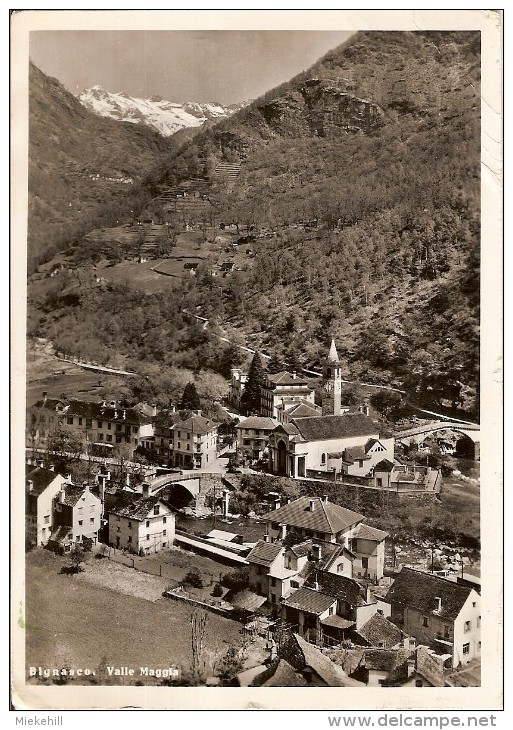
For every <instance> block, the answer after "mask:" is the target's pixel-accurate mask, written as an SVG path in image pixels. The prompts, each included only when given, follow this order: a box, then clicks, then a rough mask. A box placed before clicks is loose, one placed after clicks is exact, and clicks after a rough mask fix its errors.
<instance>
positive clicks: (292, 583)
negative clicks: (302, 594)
mask: <svg viewBox="0 0 513 730" xmlns="http://www.w3.org/2000/svg"><path fill="white" fill-rule="evenodd" d="M290 587H291V588H299V583H298V582H297V580H291V581H290Z"/></svg>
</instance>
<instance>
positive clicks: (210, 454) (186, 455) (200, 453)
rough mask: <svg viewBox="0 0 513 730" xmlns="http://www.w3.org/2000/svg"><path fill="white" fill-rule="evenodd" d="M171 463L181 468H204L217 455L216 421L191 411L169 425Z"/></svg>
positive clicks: (210, 463) (212, 461)
mask: <svg viewBox="0 0 513 730" xmlns="http://www.w3.org/2000/svg"><path fill="white" fill-rule="evenodd" d="M171 433H172V436H173V465H174V466H177V467H181V468H183V469H205V468H208V467H209V466H211V465H212V464H213V463H214V461H215V460H216V457H217V423H214V421H210V420H209V419H208V418H204V417H203V416H202V415H201V414H200V413H193V414H192V415H190V416H189V417H188V418H186V419H184V420H180V421H178V422H177V423H175V424H174V425H173V426H172V427H171Z"/></svg>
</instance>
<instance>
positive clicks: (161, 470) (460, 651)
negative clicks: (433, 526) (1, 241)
mask: <svg viewBox="0 0 513 730" xmlns="http://www.w3.org/2000/svg"><path fill="white" fill-rule="evenodd" d="M342 382H343V381H342V364H341V362H340V360H339V356H338V353H337V347H336V343H335V342H334V341H333V340H332V341H331V345H330V347H329V350H328V351H327V352H326V358H325V362H324V363H323V370H322V379H321V384H322V402H321V403H318V402H316V400H318V398H316V393H315V389H314V388H313V387H312V384H311V381H310V380H309V379H308V378H305V377H303V376H302V375H301V374H300V373H299V372H295V371H292V372H288V371H281V372H277V373H271V372H267V371H265V372H264V376H263V381H262V384H260V385H259V387H258V392H256V393H255V392H251V391H252V390H254V383H253V382H252V372H251V369H250V371H249V372H245V371H244V370H243V369H241V368H233V369H232V373H231V381H230V392H229V396H228V398H227V400H226V405H225V406H223V407H224V408H225V410H226V412H227V413H228V414H229V416H230V418H231V420H230V423H229V426H227V423H226V422H225V423H222V424H220V423H217V422H216V421H215V420H213V419H212V418H210V417H206V416H205V415H203V414H202V411H201V409H200V408H197V403H195V402H194V398H193V397H192V398H191V401H190V403H189V404H185V405H188V406H189V407H188V408H176V407H172V408H169V409H167V410H166V411H158V409H157V408H156V407H155V406H152V405H148V404H146V403H140V404H138V405H136V406H130V407H129V406H127V405H126V404H124V403H122V402H120V401H114V400H112V401H106V400H99V401H83V400H76V399H71V398H69V399H68V398H49V397H48V394H47V393H46V392H44V393H43V396H42V399H40V400H39V401H38V402H37V403H36V404H35V405H34V406H32V407H31V408H30V412H29V427H28V438H27V473H26V485H25V492H26V533H27V536H28V541H27V542H28V544H27V547H28V549H29V553H28V561H29V562H30V561H31V560H34V561H35V562H34V565H32V566H31V567H32V569H34V570H35V571H36V573H37V570H39V571H51V570H54V571H55V567H56V566H57V565H58V566H60V567H61V573H63V574H64V575H66V577H67V579H68V580H69V581H77V582H76V585H77V586H79V585H80V590H83V589H84V587H85V586H86V584H89V583H90V584H91V586H93V585H94V590H99V588H100V587H101V588H102V590H107V589H111V590H113V591H117V592H118V593H121V594H124V595H123V596H122V597H123V599H126V601H127V610H128V601H129V600H131V599H132V598H137V600H140V599H146V600H147V601H151V602H152V603H153V606H152V608H151V610H152V611H157V612H158V611H159V606H166V608H163V609H162V611H163V612H164V613H166V612H167V611H169V608H168V607H169V606H170V605H172V606H174V608H173V611H174V613H175V617H177V616H180V615H182V614H183V625H181V626H178V625H177V627H176V629H177V631H179V632H182V633H187V632H189V631H192V636H193V645H194V636H196V639H197V638H198V636H199V635H201V632H202V631H203V632H207V633H208V632H214V633H215V631H216V629H215V628H214V627H217V632H220V633H222V632H226V635H227V636H233V637H234V638H233V640H232V641H228V640H227V643H228V644H229V648H228V654H229V657H230V661H229V662H228V661H227V660H226V657H225V661H224V664H223V670H222V671H220V670H219V667H218V666H217V669H216V668H215V667H214V666H211V667H207V664H208V662H205V661H203V660H202V661H203V664H202V665H201V667H200V660H199V659H198V651H196V653H194V652H193V662H192V665H193V669H194V672H193V674H194V675H195V676H194V683H196V684H209V685H228V686H337V687H344V686H347V687H353V686H355V687H365V686H414V687H433V686H436V687H444V686H478V685H479V683H480V653H481V638H480V626H481V609H480V580H479V577H478V576H477V575H475V572H476V571H475V570H474V571H472V572H471V571H470V562H471V561H470V560H469V557H468V556H465V555H464V554H463V551H462V550H461V549H460V548H459V547H458V546H457V545H454V544H450V541H449V540H445V541H444V540H443V539H441V540H439V542H438V543H437V544H436V545H434V544H433V543H429V542H426V541H422V540H421V539H419V540H417V548H418V552H419V554H420V555H421V557H420V559H417V560H416V561H415V560H414V559H413V558H412V554H411V552H408V551H406V550H405V548H404V545H401V546H400V545H399V541H398V540H397V536H396V535H395V534H392V533H391V532H389V531H387V530H385V529H381V528H380V524H379V517H378V518H376V517H375V516H373V517H372V518H371V519H367V517H366V514H365V513H366V512H367V511H368V509H367V508H368V507H369V505H372V506H373V507H374V508H375V509H374V512H369V514H370V515H375V514H376V509H377V514H378V515H379V511H380V510H382V512H383V514H385V512H386V513H387V514H388V513H389V512H391V511H392V512H393V510H394V506H397V505H401V504H405V503H409V502H411V503H415V504H417V503H422V504H431V503H439V501H440V500H441V499H442V496H441V495H442V491H443V475H442V471H441V469H440V467H438V466H431V465H430V464H429V458H426V460H425V463H422V464H420V463H414V462H413V463H412V461H411V460H408V458H407V453H406V452H407V449H408V444H414V445H416V453H419V450H420V452H421V453H422V449H427V448H428V447H427V445H426V444H427V443H429V440H430V439H431V440H432V439H437V443H438V446H439V448H440V449H442V450H445V451H448V452H449V453H453V452H456V451H457V449H458V444H460V443H463V444H464V445H465V447H466V448H467V450H468V449H469V448H470V449H471V452H472V456H473V458H474V459H476V460H477V459H478V458H479V427H478V426H477V425H476V424H470V423H468V422H457V421H454V420H449V419H445V420H442V419H440V418H437V419H436V420H433V419H430V420H424V421H422V422H420V421H419V422H417V423H413V424H412V423H409V424H406V425H407V426H409V427H408V428H404V429H402V430H397V431H395V432H393V433H392V432H390V431H387V429H384V428H383V426H382V424H380V423H379V422H378V420H377V419H375V418H374V417H373V414H372V413H371V411H370V410H369V405H368V403H361V404H359V405H357V406H346V405H345V404H344V403H343V402H342V395H341V394H342ZM182 405H183V404H182ZM244 412H246V413H247V414H248V415H247V416H242V415H241V413H244ZM57 426H60V427H62V428H64V429H66V428H68V429H72V430H73V432H74V433H75V434H77V433H78V434H79V435H80V436H81V439H82V443H81V445H80V448H79V449H78V452H77V453H75V454H74V458H75V459H77V460H81V461H82V462H83V464H84V465H85V467H86V469H87V478H85V479H77V478H73V477H72V475H71V473H61V472H62V471H63V470H62V469H61V470H59V468H56V464H58V463H62V459H63V458H64V459H65V457H70V456H71V455H70V454H69V453H66V446H65V445H63V446H62V447H61V453H57V452H56V451H55V446H54V447H53V448H51V445H50V437H49V434H51V433H52V432H53V431H55V428H56V427H57ZM141 454H142V455H144V458H137V457H138V455H139V456H140V455H141ZM410 547H411V546H410ZM34 556H36V557H34ZM56 561H57V562H56ZM130 576H132V578H131V577H130ZM39 579H40V580H43V581H44V580H45V579H44V577H41V574H40V577H39ZM88 582H89V583H88ZM61 585H62V586H63V589H64V587H65V584H61ZM68 585H69V583H68ZM127 585H128V588H127V587H126V586H127ZM125 594H126V595H125ZM128 596H130V597H131V598H130V599H129V598H128ZM180 612H182V614H181V613H180ZM176 620H177V621H178V619H176ZM215 622H218V623H215ZM205 627H208V629H207V628H205ZM234 627H236V628H234ZM133 630H134V631H137V628H136V627H134V628H133ZM241 636H242V640H241V639H240V637H241ZM241 641H242V643H240V642H241ZM199 643H200V644H201V643H202V642H199ZM28 652H29V654H30V650H29V649H28ZM194 657H195V658H194ZM140 661H141V663H142V659H141V660H140ZM108 663H109V664H113V663H114V662H113V660H112V659H109V660H108ZM30 664H36V659H35V657H30ZM176 664H177V665H178V664H180V661H179V660H177V662H176ZM166 671H167V670H166ZM176 675H177V677H176V683H178V684H180V672H179V671H178V670H177V672H176ZM145 676H148V675H145ZM150 676H154V677H155V676H157V677H161V676H164V677H168V679H166V681H171V680H170V679H169V676H170V675H162V674H157V675H155V674H154V675H150ZM189 679H190V678H189ZM35 680H37V681H39V677H36V678H35ZM182 683H183V677H182Z"/></svg>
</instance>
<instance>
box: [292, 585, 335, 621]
mask: <svg viewBox="0 0 513 730" xmlns="http://www.w3.org/2000/svg"><path fill="white" fill-rule="evenodd" d="M335 601H336V599H335V598H334V597H333V596H328V595H326V594H324V593H319V591H314V590H313V589H312V588H305V587H303V588H299V589H298V590H297V591H295V592H294V593H292V595H290V596H289V597H288V598H286V599H285V600H284V601H283V602H282V603H283V605H284V606H289V607H290V608H297V609H298V610H299V611H304V612H305V613H313V614H315V615H316V616H318V615H319V614H321V613H324V611H327V610H328V608H329V607H330V606H333V604H334V603H335Z"/></svg>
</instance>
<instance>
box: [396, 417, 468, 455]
mask: <svg viewBox="0 0 513 730" xmlns="http://www.w3.org/2000/svg"><path fill="white" fill-rule="evenodd" d="M438 431H453V432H454V433H458V434H461V435H462V436H464V437H465V438H466V439H467V440H468V441H469V442H471V444H472V452H473V453H472V455H473V458H474V459H476V461H479V457H480V444H481V426H480V425H479V424H478V423H465V422H461V421H431V422H430V423H424V424H422V425H419V426H415V428H408V429H406V430H405V431H396V432H395V433H394V438H395V441H396V443H400V444H404V445H405V446H408V445H409V444H411V442H412V441H415V443H417V444H421V443H422V442H423V441H424V439H425V438H426V436H430V435H431V434H434V433H437V432H438Z"/></svg>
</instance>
